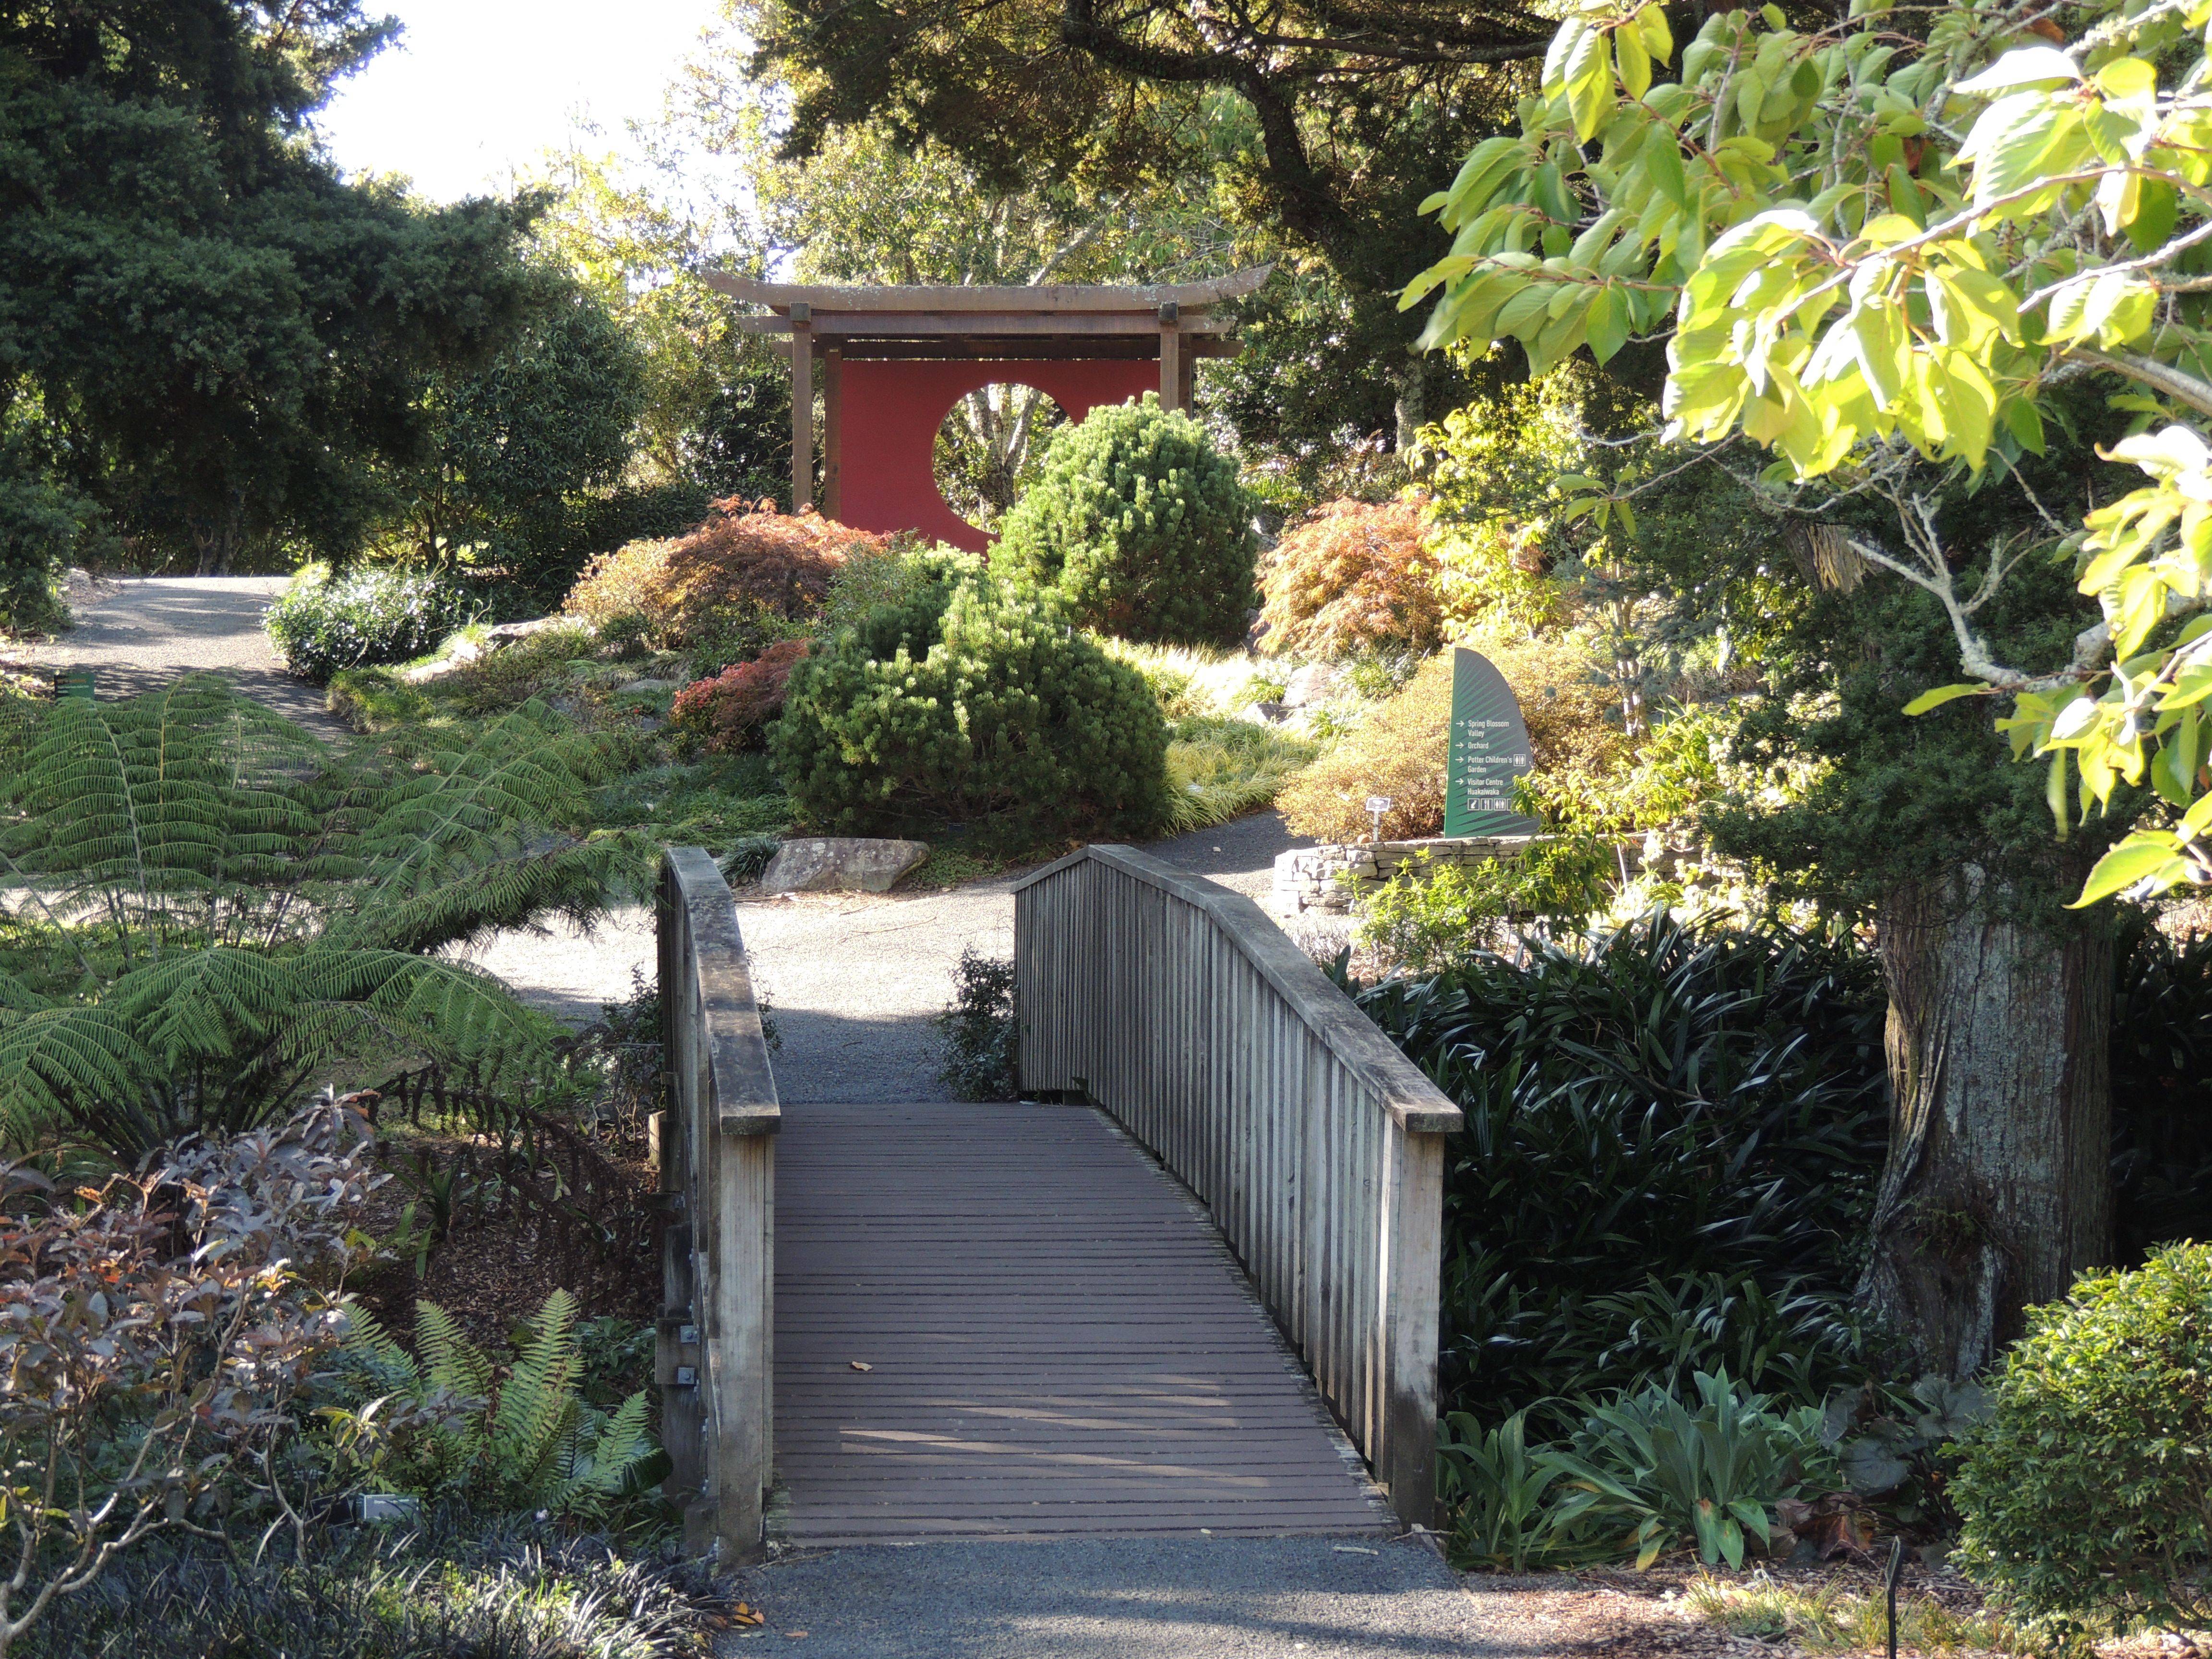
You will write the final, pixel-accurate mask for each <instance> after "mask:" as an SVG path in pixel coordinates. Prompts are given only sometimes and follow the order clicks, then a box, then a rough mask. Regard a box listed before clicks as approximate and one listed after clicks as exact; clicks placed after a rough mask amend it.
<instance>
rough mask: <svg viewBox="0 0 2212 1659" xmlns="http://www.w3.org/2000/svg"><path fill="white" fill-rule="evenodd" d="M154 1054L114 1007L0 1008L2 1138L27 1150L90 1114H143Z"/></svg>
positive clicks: (138, 1116) (128, 1117)
mask: <svg viewBox="0 0 2212 1659" xmlns="http://www.w3.org/2000/svg"><path fill="white" fill-rule="evenodd" d="M153 1081H154V1066H153V1064H152V1060H151V1057H150V1056H149V1054H147V1053H146V1050H145V1048H143V1046H142V1045H141V1044H140V1043H139V1042H138V1041H137V1038H136V1037H135V1036H133V1035H132V1033H131V1030H130V1029H129V1027H128V1026H127V1025H126V1024H125V1023H124V1022H123V1021H122V1020H121V1019H119V1018H117V1016H116V1014H115V1012H114V1011H113V1010H112V1009H108V1008H103V1007H99V1006H91V1007H87V1006H63V1007H47V1008H37V1009H33V1010H31V1011H29V1012H17V1011H15V1010H14V1009H12V1008H11V1009H9V1010H7V1011H5V1012H0V1139H4V1140H5V1142H6V1143H7V1144H8V1145H9V1146H10V1147H13V1148H15V1149H17V1150H21V1151H28V1150H31V1149H32V1148H34V1147H37V1146H42V1145H46V1144H49V1143H50V1142H51V1141H52V1138H53V1133H54V1132H55V1131H56V1130H57V1129H58V1128H59V1129H67V1128H71V1127H78V1126H81V1125H82V1124H84V1123H85V1122H86V1121H87V1120H88V1119H101V1120H112V1118H114V1117H117V1116H120V1117H121V1118H123V1119H125V1121H135V1120H139V1119H143V1115H144V1110H145V1101H146V1097H147V1091H148V1089H149V1086H150V1085H151V1084H152V1082H153Z"/></svg>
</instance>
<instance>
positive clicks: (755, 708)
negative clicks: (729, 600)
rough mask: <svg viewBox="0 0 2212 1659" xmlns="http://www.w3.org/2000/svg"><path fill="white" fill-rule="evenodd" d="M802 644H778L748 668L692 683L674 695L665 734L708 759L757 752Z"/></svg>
mask: <svg viewBox="0 0 2212 1659" xmlns="http://www.w3.org/2000/svg"><path fill="white" fill-rule="evenodd" d="M807 649H808V642H807V641H805V640H783V641H778V642H777V643H776V644H775V645H771V646H770V647H769V648H768V649H767V650H765V651H763V652H762V653H760V655H759V656H757V657H756V658H754V659H753V660H752V661H750V662H744V663H739V664H738V665H737V666H735V667H734V668H726V669H724V670H723V671H721V672H720V674H717V675H716V676H714V678H712V679H706V680H695V681H693V682H692V683H691V684H689V685H687V686H685V687H684V689H683V690H681V691H679V692H678V693H677V694H676V702H675V703H674V705H673V706H672V707H671V708H670V710H669V717H668V729H669V730H670V731H671V732H673V733H674V734H675V735H676V738H677V740H678V742H679V743H681V744H684V745H685V746H686V747H687V748H692V749H697V750H703V751H704V752H706V753H707V754H709V755H735V754H741V753H743V752H744V750H748V749H750V748H754V747H756V746H757V744H759V742H760V740H761V734H762V732H764V731H765V730H766V729H767V727H768V725H769V721H771V720H774V719H775V717H776V716H777V715H778V714H781V713H782V712H783V700H784V698H785V696H786V695H787V693H788V692H789V690H790V687H791V672H792V670H793V669H794V668H796V667H798V666H799V663H800V662H802V661H803V660H804V659H805V656H806V653H807Z"/></svg>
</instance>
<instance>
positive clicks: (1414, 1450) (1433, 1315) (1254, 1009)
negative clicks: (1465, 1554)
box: [1014, 846, 1461, 1525]
mask: <svg viewBox="0 0 2212 1659" xmlns="http://www.w3.org/2000/svg"><path fill="white" fill-rule="evenodd" d="M1014 891H1015V910H1014V918H1015V919H1014V940H1015V951H1014V954H1015V1004H1016V1011H1017V1018H1018V1021H1019V1026H1020V1066H1021V1082H1022V1085H1023V1086H1024V1088H1025V1089H1034V1090H1059V1091H1073V1090H1081V1091H1084V1093H1085V1095H1086V1096H1087V1097H1088V1098H1090V1099H1091V1101H1093V1102H1095V1103H1097V1104H1098V1105H1099V1106H1101V1107H1103V1109H1105V1110H1106V1111H1107V1112H1109V1114H1110V1115H1113V1117H1114V1118H1115V1120H1116V1121H1119V1122H1120V1123H1121V1125H1122V1127H1124V1128H1126V1129H1127V1130H1128V1131H1129V1132H1130V1133H1132V1134H1133V1135H1134V1136H1136V1138H1137V1139H1139V1140H1140V1141H1142V1142H1143V1143H1144V1144H1145V1146H1147V1147H1149V1148H1150V1149H1151V1150H1152V1152H1153V1153H1154V1154H1155V1155H1156V1156H1157V1157H1158V1158H1160V1160H1161V1161H1162V1162H1163V1163H1164V1164H1166V1165H1167V1167H1168V1168H1169V1169H1170V1170H1172V1171H1173V1172H1174V1173H1175V1174H1176V1176H1178V1177H1179V1178H1180V1179H1181V1180H1182V1182H1183V1183H1184V1184H1185V1185H1187V1186H1188V1187H1189V1188H1191V1190H1192V1191H1193V1192H1194V1193H1196V1194H1198V1196H1199V1197H1200V1199H1201V1200H1203V1201H1204V1202H1205V1203H1206V1205H1207V1206H1208V1207H1209V1208H1210V1209H1211V1211H1212V1214H1213V1217H1214V1219H1215V1221H1216V1222H1217V1223H1218V1225H1219V1226H1220V1227H1221V1230H1222V1231H1223V1233H1224V1234H1225V1236H1226V1237H1228V1239H1229V1242H1230V1244H1231V1247H1232V1248H1233V1249H1235V1250H1236V1252H1237V1255H1238V1257H1239V1258H1240V1259H1241V1260H1242V1261H1243V1264H1244V1267H1245V1270H1246V1272H1247V1273H1249V1274H1250V1276H1251V1278H1252V1280H1253V1283H1254V1284H1255V1286H1256V1287H1257V1289H1258V1290H1259V1291H1260V1294H1261V1299H1262V1300H1263V1301H1264V1302H1265V1303H1266V1304H1267V1308H1268V1310H1269V1311H1270V1313H1272V1314H1273V1316H1274V1318H1275V1320H1276V1322H1277V1323H1278V1324H1279V1325H1280V1326H1281V1328H1282V1329H1283V1331H1284V1333H1285V1335H1286V1336H1287V1337H1288V1338H1289V1339H1290V1340H1291V1342H1292V1343H1293V1344H1294V1345H1295V1346H1297V1348H1298V1350H1299V1352H1301V1353H1302V1354H1303V1355H1304V1358H1305V1360H1306V1362H1307V1364H1309V1365H1310V1367H1311V1369H1312V1371H1313V1375H1314V1380H1315V1382H1316V1385H1317V1386H1318V1387H1319V1388H1320V1389H1321V1392H1322V1397H1323V1398H1324V1399H1325V1400H1327V1401H1328V1404H1329V1406H1330V1408H1331V1409H1332V1410H1333V1411H1334V1413H1336V1416H1337V1418H1338V1419H1339V1420H1340V1422H1341V1423H1343V1425H1345V1428H1346V1431H1348V1432H1349V1433H1350V1434H1351V1436H1352V1440H1353V1442H1354V1443H1356V1444H1357V1445H1358V1448H1359V1449H1360V1450H1361V1451H1362V1452H1363V1453H1364V1455H1366V1457H1367V1460H1368V1462H1369V1464H1370V1466H1371V1467H1372V1468H1374V1470H1375V1472H1376V1478H1377V1479H1378V1480H1381V1481H1382V1482H1383V1484H1384V1485H1385V1486H1388V1487H1389V1492H1390V1501H1391V1506H1392V1507H1393V1508H1394V1509H1395V1510H1396V1511H1397V1512H1398V1514H1399V1516H1401V1518H1402V1519H1403V1520H1405V1521H1406V1522H1407V1523H1408V1524H1409V1525H1428V1524H1431V1522H1432V1520H1433V1517H1434V1514H1435V1482H1436V1467H1435V1456H1436V1368H1437V1293H1438V1279H1439V1274H1440V1270H1441V1253H1442V1244H1443V1141H1444V1137H1445V1136H1446V1135H1447V1134H1449V1133H1451V1132H1453V1131H1455V1130H1456V1129H1458V1128H1459V1127H1460V1125H1461V1115H1460V1111H1459V1109H1458V1108H1457V1107H1456V1106H1455V1105H1453V1104H1452V1103H1451V1102H1450V1100H1449V1099H1448V1098H1446V1097H1445V1096H1444V1095H1443V1092H1442V1091H1439V1090H1438V1089H1437V1087H1436V1085H1434V1084H1432V1083H1431V1082H1430V1081H1429V1079H1427V1078H1426V1077H1425V1076H1424V1075H1423V1074H1422V1073H1421V1072H1420V1070H1419V1068H1418V1067H1417V1066H1414V1065H1413V1062H1411V1061H1410V1060H1407V1058H1406V1057H1405V1056H1404V1055H1403V1054H1401V1053H1400V1052H1399V1051H1398V1049H1397V1048H1396V1047H1395V1045H1393V1044H1392V1043H1391V1042H1390V1041H1389V1038H1388V1037H1386V1036H1383V1033H1382V1032H1381V1030H1378V1029H1377V1028H1376V1026H1375V1024H1374V1023H1373V1022H1372V1021H1370V1020H1369V1019H1368V1018H1367V1017H1366V1016H1365V1015H1364V1014H1362V1013H1361V1012H1359V1010H1358V1008H1357V1007H1356V1006H1353V1004H1352V1001H1351V1000H1350V999H1349V998H1347V997H1346V996H1345V995H1344V994H1343V993H1342V992H1340V991H1339V990H1338V989H1337V987H1335V986H1334V985H1333V984H1332V983H1330V981H1329V980H1328V976H1327V975H1324V974H1323V973H1322V971H1321V969H1320V968H1319V967H1317V966H1316V964H1315V963H1313V962H1312V961H1310V959H1309V958H1308V957H1306V956H1305V954H1304V952H1303V951H1299V950H1298V949H1297V946H1296V945H1292V944H1291V941H1290V940H1289V939H1286V938H1285V937H1284V935H1283V933H1282V931H1281V930H1280V929H1279V928H1278V927H1276V926H1275V925H1274V924H1273V922H1272V921H1269V920H1268V919H1267V916H1266V915H1265V914H1264V913H1262V912H1261V909H1260V908H1259V906H1258V905H1256V904H1255V903H1254V902H1252V901H1251V900H1250V899H1249V898H1247V897H1245V896H1243V895H1242V894H1239V893H1232V892H1231V891H1229V890H1227V889H1225V888H1223V887H1220V886H1218V885H1216V884H1213V883H1212V882H1209V881H1205V880H1202V879H1200V878H1197V877H1194V876H1190V875H1187V874H1185V873H1184V872H1182V871H1179V870H1176V869H1174V868H1172V867H1171V866H1168V865H1166V864H1164V863H1162V862H1161V861H1160V860H1158V859H1155V858H1152V857H1151V856H1149V855H1148V854H1144V853H1140V852H1138V851H1137V850H1136V849H1134V848H1127V847H1115V846H1096V847H1086V848H1083V849H1082V850H1080V851H1079V852H1077V853H1073V854H1069V855H1068V856H1067V857H1066V858H1064V859H1061V860H1058V861H1057V862H1055V863H1053V864H1049V865H1048V866H1045V867H1044V868H1043V869H1042V870H1039V871H1037V872H1035V873H1034V874H1032V875H1030V876H1029V877H1027V878H1024V880H1022V881H1020V882H1018V883H1017V884H1016V885H1015V890H1014Z"/></svg>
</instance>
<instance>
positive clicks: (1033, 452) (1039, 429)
mask: <svg viewBox="0 0 2212 1659" xmlns="http://www.w3.org/2000/svg"><path fill="white" fill-rule="evenodd" d="M1066 421H1067V411H1066V410H1064V409H1062V408H1061V407H1060V404H1058V403H1056V402H1055V401H1054V399H1053V398H1050V397H1048V396H1047V395H1046V394H1045V393H1044V392H1040V391H1038V390H1037V389H1036V387H1035V386H1017V385H1013V384H1011V383H1009V382H1007V381H1004V380H1000V381H994V383H992V384H991V385H989V386H981V387H978V388H977V389H976V390H975V391H974V392H969V393H968V394H967V395H966V396H964V397H963V398H960V400H959V401H958V402H957V403H955V404H953V405H952V408H951V411H950V412H949V413H947V414H946V416H945V422H944V424H943V425H941V426H939V428H937V445H936V451H935V455H934V458H933V459H934V462H935V471H936V473H937V488H938V490H939V493H940V494H941V495H943V496H944V497H945V505H946V506H948V507H951V509H952V510H953V511H954V512H955V513H958V514H959V515H960V516H961V517H962V518H963V519H965V520H968V522H969V524H972V525H974V526H975V527H976V528H977V529H979V530H996V529H997V528H998V527H999V520H1001V519H1003V518H1004V517H1006V511H1007V509H1008V508H1009V507H1012V506H1013V504H1014V503H1015V502H1016V501H1019V500H1020V499H1021V495H1022V492H1023V491H1024V489H1028V488H1029V487H1030V484H1031V483H1034V482H1035V481H1036V475H1037V470H1038V467H1039V465H1040V464H1041V463H1042V461H1043V459H1044V451H1045V446H1046V445H1047V444H1048V443H1049V442H1051V441H1052V435H1053V433H1054V431H1055V430H1057V429H1058V428H1060V427H1061V426H1062V425H1064V424H1066Z"/></svg>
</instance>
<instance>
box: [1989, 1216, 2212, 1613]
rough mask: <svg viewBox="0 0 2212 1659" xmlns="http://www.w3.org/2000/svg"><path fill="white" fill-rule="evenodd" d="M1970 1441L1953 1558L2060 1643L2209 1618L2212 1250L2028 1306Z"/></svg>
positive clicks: (2093, 1279) (2162, 1260)
mask: <svg viewBox="0 0 2212 1659" xmlns="http://www.w3.org/2000/svg"><path fill="white" fill-rule="evenodd" d="M1993 1394H1994V1409H1993V1411H1992V1412H1991V1413H1990V1417H1989V1418H1988V1419H1987V1420H1986V1421H1984V1423H1983V1424H1982V1425H1980V1427H1978V1429H1976V1430H1975V1431H1972V1433H1971V1434H1970V1435H1969V1436H1968V1437H1967V1438H1966V1459H1965V1462H1964V1463H1963V1465H1962V1466H1961V1468H1960V1470H1959V1473H1958V1474H1957V1476H1956V1477H1955V1478H1954V1480H1953V1481H1952V1483H1951V1488H1950V1497H1951V1501H1952V1502H1953V1503H1954V1504H1956V1505H1957V1506H1958V1510H1959V1513H1960V1516H1962V1517H1963V1518H1964V1520H1965V1523H1966V1524H1965V1528H1964V1530H1963V1531H1962V1533H1961V1534H1960V1542H1959V1551H1958V1555H1957V1558H1956V1559H1958V1561H1959V1563H1960V1565H1961V1566H1962V1567H1963V1568H1964V1570H1965V1571H1966V1572H1967V1574H1968V1575H1969V1576H1970V1577H1974V1578H1976V1579H1978V1580H1979V1581H1980V1582H1981V1583H1984V1584H1985V1585H1988V1586H1989V1587H1990V1588H1991V1589H1995V1590H1996V1591H1998V1592H1999V1593H2000V1594H2001V1595H2002V1596H2003V1598H2004V1599H2005V1600H2006V1601H2008V1602H2009V1603H2010V1604H2012V1605H2013V1606H2014V1607H2016V1608H2018V1609H2019V1610H2020V1611H2021V1612H2023V1613H2027V1615H2029V1617H2031V1618H2032V1619H2033V1620H2037V1621H2039V1623H2041V1624H2042V1625H2043V1626H2045V1628H2046V1629H2048V1630H2050V1631H2051V1632H2053V1633H2056V1634H2071V1633H2082V1632H2096V1631H2097V1630H2098V1629H2099V1627H2100V1626H2105V1625H2107V1624H2110V1623H2123V1624H2124V1622H2125V1621H2126V1620H2130V1619H2143V1620H2149V1621H2151V1622H2153V1623H2154V1624H2160V1625H2172V1626H2201V1625H2203V1624H2204V1623H2205V1622H2206V1621H2207V1620H2212V1244H2177V1245H2174V1246H2172V1248H2170V1249H2166V1250H2163V1251H2160V1253H2159V1254H2158V1255H2154V1256H2153V1257H2152V1258H2151V1260H2150V1261H2149V1263H2148V1265H2147V1266H2145V1267H2140V1268H2138V1269H2136V1271H2135V1272H2133V1273H2094V1274H2089V1275H2087V1276H2085V1277H2083V1278H2082V1279H2080V1280H2078V1281H2077V1282H2076V1283H2075V1286H2074V1289H2073V1291H2072V1292H2071V1294H2069V1296H2068V1297H2067V1298H2066V1300H2065V1301H2063V1302H2061V1303H2055V1304H2051V1306H2048V1307H2044V1308H2036V1309H2032V1310H2030V1311H2029V1314H2028V1332H2027V1335H2026V1336H2025V1337H2023V1338H2022V1339H2021V1340H2020V1341H2019V1342H2017V1343H2015V1344H2014V1346H2012V1347H2011V1348H2010V1349H2009V1350H2008V1352H2006V1354H2005V1356H2004V1358H2003V1360H2002V1368H2001V1370H2000V1372H1999V1375H1998V1377H1997V1382H1996V1388H1995V1389H1994V1390H1993Z"/></svg>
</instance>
